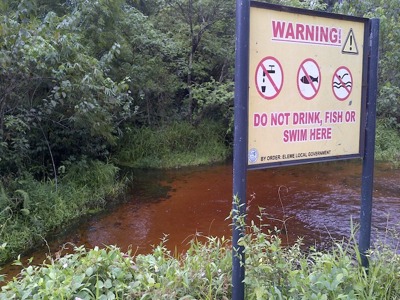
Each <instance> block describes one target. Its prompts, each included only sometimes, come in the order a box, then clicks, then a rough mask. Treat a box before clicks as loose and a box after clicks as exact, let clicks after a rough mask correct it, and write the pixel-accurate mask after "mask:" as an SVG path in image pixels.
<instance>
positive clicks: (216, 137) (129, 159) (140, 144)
mask: <svg viewBox="0 0 400 300" xmlns="http://www.w3.org/2000/svg"><path fill="white" fill-rule="evenodd" d="M229 155H230V151H229V148H228V147H227V146H226V145H225V130H224V128H223V126H221V125H220V124H218V123H215V122H209V121H207V122H204V123H201V124H199V125H197V126H193V125H191V124H189V123H185V122H181V123H173V124H171V125H169V126H166V127H162V128H158V129H152V128H149V127H142V128H133V129H130V132H129V133H127V134H126V135H125V136H124V138H123V140H122V141H121V142H120V146H119V149H118V150H117V155H116V156H115V161H116V163H117V164H118V165H123V166H128V167H134V168H176V167H181V166H191V165H192V166H194V165H201V164H209V163H212V162H215V161H223V160H225V159H226V158H227V157H229Z"/></svg>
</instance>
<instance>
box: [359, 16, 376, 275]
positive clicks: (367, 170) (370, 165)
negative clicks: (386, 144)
mask: <svg viewBox="0 0 400 300" xmlns="http://www.w3.org/2000/svg"><path fill="white" fill-rule="evenodd" d="M369 27H370V53H369V59H368V92H367V117H366V118H367V120H366V121H367V123H366V129H365V150H364V158H363V168H362V186H361V213H360V236H359V251H360V254H361V263H362V265H363V267H365V268H368V266H369V262H368V257H367V251H368V250H369V249H370V246H371V219H372V192H373V183H374V157H375V129H376V98H377V94H378V55H379V54H378V50H379V19H371V20H370V21H369Z"/></svg>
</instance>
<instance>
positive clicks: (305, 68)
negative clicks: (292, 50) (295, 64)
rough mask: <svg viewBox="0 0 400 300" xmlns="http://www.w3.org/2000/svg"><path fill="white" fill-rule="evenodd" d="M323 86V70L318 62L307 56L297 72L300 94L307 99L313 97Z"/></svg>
mask: <svg viewBox="0 0 400 300" xmlns="http://www.w3.org/2000/svg"><path fill="white" fill-rule="evenodd" d="M320 86H321V72H320V70H319V66H318V64H317V62H316V61H315V60H313V59H311V58H307V59H306V60H305V61H303V62H302V63H301V64H300V67H299V70H298V72H297V88H298V89H299V93H300V95H301V96H302V97H303V98H304V99H306V100H311V99H313V98H314V97H315V96H316V95H317V94H318V91H319V87H320Z"/></svg>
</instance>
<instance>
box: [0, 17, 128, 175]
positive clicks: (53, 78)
mask: <svg viewBox="0 0 400 300" xmlns="http://www.w3.org/2000/svg"><path fill="white" fill-rule="evenodd" d="M27 13H29V15H28V14H27ZM79 16H80V14H79V12H78V11H75V12H74V13H73V14H70V15H66V16H63V17H58V16H57V15H56V14H55V13H53V12H49V13H48V14H47V15H46V16H45V17H44V18H43V19H42V20H41V19H38V18H37V17H33V16H32V14H31V12H28V11H17V12H16V13H15V14H14V15H11V16H2V27H1V39H0V65H1V70H0V79H1V81H0V155H1V157H2V160H1V162H0V165H1V167H2V168H3V170H9V171H10V172H15V171H21V170H24V169H25V168H27V167H28V166H30V168H32V165H33V166H39V167H40V166H41V168H40V173H41V174H47V173H48V172H52V173H53V174H55V173H56V167H57V166H59V165H60V163H61V162H63V161H65V160H68V159H71V158H72V157H75V158H76V157H79V156H82V155H89V156H91V157H100V156H103V155H107V153H108V149H109V147H110V146H111V145H112V144H113V143H115V140H116V138H117V136H118V128H120V125H121V123H122V122H123V121H124V120H126V119H128V118H129V117H130V116H131V115H132V110H131V105H132V100H133V99H132V97H131V96H130V94H129V90H128V88H129V85H128V83H129V79H127V78H124V79H122V80H119V81H114V80H113V79H111V78H110V77H109V76H108V73H109V70H110V68H111V64H112V61H113V59H114V57H115V56H116V55H118V52H119V45H118V44H114V45H112V47H111V48H110V49H109V50H108V51H107V52H105V53H104V55H103V56H102V57H101V58H100V59H97V58H96V57H93V56H92V55H91V52H90V49H89V50H88V49H87V48H85V47H84V46H83V44H82V37H81V36H80V35H79V33H78V32H77V31H76V28H77V27H78V26H77V25H78V24H79ZM49 166H50V168H51V169H50V170H49V168H48V167H49ZM43 172H44V173H43Z"/></svg>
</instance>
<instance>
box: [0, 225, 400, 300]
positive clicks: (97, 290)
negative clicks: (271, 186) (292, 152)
mask: <svg viewBox="0 0 400 300" xmlns="http://www.w3.org/2000/svg"><path fill="white" fill-rule="evenodd" d="M354 236H355V235H353V236H352V238H350V240H348V241H337V242H335V243H333V246H332V248H331V249H329V250H325V251H317V250H315V249H313V248H311V249H308V250H307V251H303V250H302V243H301V240H300V239H299V240H298V241H297V242H296V243H295V244H294V245H292V246H289V247H283V246H282V244H281V240H280V238H279V237H278V235H277V234H275V233H274V232H271V231H270V230H269V229H268V227H266V226H264V225H263V224H262V223H260V224H259V225H255V224H254V223H252V225H251V226H250V227H248V228H247V230H246V234H245V235H244V236H243V237H242V238H241V239H240V240H239V243H240V245H242V246H244V249H245V251H244V255H245V256H246V277H245V294H246V297H245V298H246V299H319V300H320V299H332V300H333V299H399V297H400V286H399V285H398V281H399V279H400V256H399V255H398V254H397V252H396V249H393V248H390V247H389V246H387V245H386V244H380V245H377V246H376V247H374V250H373V251H371V252H370V253H369V254H368V257H369V261H370V263H369V269H368V270H366V269H364V268H363V267H361V266H360V258H359V253H358V250H357V245H356V243H355V242H354ZM233 253H235V252H233ZM234 255H235V254H234ZM231 261H232V249H231V246H230V241H229V240H227V239H224V238H216V237H208V238H207V239H206V242H200V241H199V240H197V239H193V240H192V241H191V244H190V247H189V249H188V251H187V252H185V253H183V254H180V255H176V254H172V253H171V252H170V251H169V250H168V249H167V248H166V247H165V244H164V242H161V243H160V244H159V245H157V246H156V247H155V248H154V250H153V252H152V253H151V254H147V255H136V256H133V255H132V254H131V253H130V252H127V253H124V252H121V251H120V250H119V249H118V248H117V247H114V246H109V247H107V248H105V249H99V248H97V247H96V248H94V249H92V250H87V249H85V248H83V247H78V248H75V251H74V252H73V253H70V254H66V255H65V256H63V257H59V258H57V259H51V258H49V259H48V261H47V262H45V263H44V264H43V265H42V266H31V265H27V266H25V267H24V268H23V270H22V272H21V274H20V277H19V278H14V279H13V280H11V281H10V282H8V284H7V285H5V286H4V287H3V288H2V291H1V293H0V299H74V300H79V299H183V300H184V299H209V300H211V299H231V297H232V288H231V276H232V267H231ZM16 263H17V264H21V262H20V261H17V262H16Z"/></svg>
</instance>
